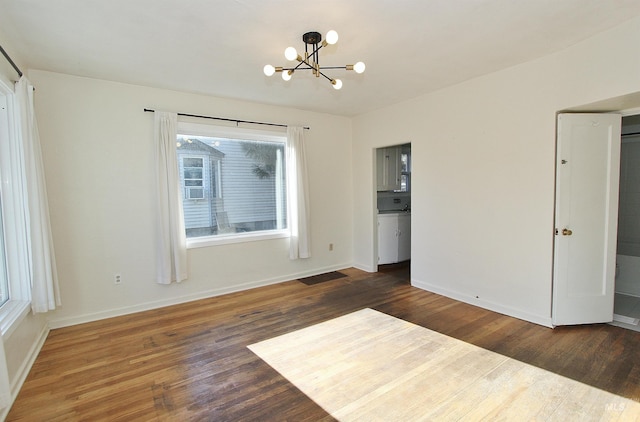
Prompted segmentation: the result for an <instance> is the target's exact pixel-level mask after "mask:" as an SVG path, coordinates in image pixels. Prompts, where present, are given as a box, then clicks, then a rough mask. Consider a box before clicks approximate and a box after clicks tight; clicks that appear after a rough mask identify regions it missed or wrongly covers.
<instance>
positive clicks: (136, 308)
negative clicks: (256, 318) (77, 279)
mask: <svg viewBox="0 0 640 422" xmlns="http://www.w3.org/2000/svg"><path fill="white" fill-rule="evenodd" d="M352 266H353V265H352V264H338V265H332V266H328V267H324V268H315V269H313V270H309V271H302V272H299V273H295V274H289V275H286V276H281V277H273V278H268V279H263V280H259V281H252V282H248V283H242V284H238V285H235V286H230V287H224V288H218V289H212V290H206V291H203V292H199V293H195V294H191V295H185V296H179V297H175V298H171V299H165V300H158V301H152V302H145V303H141V304H138V305H133V306H125V307H122V308H116V309H110V310H107V311H102V312H95V313H90V314H84V315H77V316H72V317H65V318H59V319H50V320H49V328H51V329H56V328H63V327H70V326H72V325H78V324H84V323H87V322H93V321H99V320H102V319H107V318H113V317H117V316H123V315H129V314H133V313H136V312H143V311H149V310H151V309H158V308H163V307H165V306H172V305H179V304H181V303H188V302H193V301H196V300H201V299H208V298H211V297H215V296H221V295H225V294H229V293H235V292H240V291H243V290H249V289H255V288H257V287H263V286H268V285H271V284H278V283H284V282H286V281H291V280H295V279H298V278H303V277H310V276H314V275H319V274H323V273H326V272H330V271H340V270H344V269H346V268H351V267H352Z"/></svg>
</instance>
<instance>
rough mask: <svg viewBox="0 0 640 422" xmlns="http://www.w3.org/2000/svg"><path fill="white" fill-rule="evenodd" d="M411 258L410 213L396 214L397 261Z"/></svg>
mask: <svg viewBox="0 0 640 422" xmlns="http://www.w3.org/2000/svg"><path fill="white" fill-rule="evenodd" d="M409 259H411V214H406V213H405V214H400V215H398V262H402V261H407V260H409Z"/></svg>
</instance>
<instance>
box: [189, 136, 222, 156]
mask: <svg viewBox="0 0 640 422" xmlns="http://www.w3.org/2000/svg"><path fill="white" fill-rule="evenodd" d="M186 151H189V152H200V153H205V154H207V155H213V156H216V157H218V158H222V157H224V152H222V151H220V150H217V149H215V148H214V147H212V146H211V145H208V144H206V143H204V142H202V141H200V140H198V139H195V138H189V139H188V141H187V142H181V143H180V146H179V147H178V152H186Z"/></svg>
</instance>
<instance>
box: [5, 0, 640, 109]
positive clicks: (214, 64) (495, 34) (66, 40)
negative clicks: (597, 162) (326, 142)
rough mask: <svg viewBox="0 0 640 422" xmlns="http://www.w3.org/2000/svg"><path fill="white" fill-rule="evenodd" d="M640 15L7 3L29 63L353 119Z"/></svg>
mask: <svg viewBox="0 0 640 422" xmlns="http://www.w3.org/2000/svg"><path fill="white" fill-rule="evenodd" d="M639 15H640V1H638V0H562V1H559V0H526V1H525V0H521V1H516V0H348V1H347V0H316V1H310V2H303V1H299V0H55V1H51V0H0V28H1V30H0V31H2V32H3V33H4V37H5V39H7V40H8V42H9V44H10V47H11V49H10V52H11V54H15V56H16V57H15V59H16V61H18V60H19V61H20V63H23V66H25V67H26V68H30V69H41V70H49V71H54V72H61V73H67V74H72V75H79V76H87V77H91V78H99V79H106V80H112V81H119V82H126V83H133V84H139V85H146V86H151V87H159V88H167V89H172V90H178V91H186V92H195V93H201V94H207V95H213V96H217V97H225V98H235V99H241V100H247V101H253V102H259V103H267V104H276V105H282V106H288V107H294V108H298V109H303V110H312V111H318V112H325V113H330V114H336V115H344V116H354V115H357V114H361V113H364V112H367V111H371V110H374V109H377V108H381V107H384V106H387V105H389V104H393V103H397V102H401V101H403V100H406V99H409V98H413V97H416V96H418V95H421V94H424V93H428V92H432V91H435V90H438V89H441V88H444V87H447V86H450V85H453V84H456V83H459V82H462V81H465V80H468V79H471V78H474V77H477V76H480V75H483V74H487V73H491V72H493V71H496V70H499V69H503V68H507V67H510V66H514V65H516V64H519V63H522V62H526V61H529V60H532V59H535V58H538V57H541V56H545V55H548V54H551V53H553V52H556V51H559V50H561V49H563V48H566V47H568V46H571V45H572V44H575V43H577V42H579V41H581V40H583V39H585V38H588V37H590V36H592V35H594V34H597V33H599V32H602V31H604V30H607V29H608V28H611V27H614V26H616V25H618V24H620V23H622V22H624V21H625V20H628V19H631V18H633V17H636V16H639ZM330 29H334V30H336V31H337V32H338V34H339V35H340V39H339V41H338V43H337V44H335V45H333V46H327V47H325V48H323V49H322V50H321V51H320V63H321V64H322V65H324V66H343V65H346V64H353V63H355V62H357V61H364V62H365V63H366V65H367V69H366V71H365V73H363V74H361V75H359V74H356V73H355V72H347V71H345V70H329V71H327V72H326V73H327V74H328V75H329V76H331V77H335V78H340V79H342V81H343V83H344V85H343V88H342V89H341V90H340V91H336V90H334V89H332V87H331V85H330V84H329V82H328V81H327V80H325V79H324V78H319V79H317V78H315V77H313V76H312V75H311V73H310V72H309V71H306V72H297V73H296V74H295V75H294V77H293V79H292V80H291V81H290V82H284V81H283V80H282V79H281V78H280V77H279V74H276V75H274V76H272V77H270V78H269V77H267V76H265V75H264V74H263V73H262V68H263V66H264V65H265V64H267V63H269V64H272V65H274V66H286V65H288V64H289V63H290V62H287V61H286V59H285V58H284V55H283V52H284V49H285V48H286V47H288V46H294V47H296V48H297V49H298V51H300V50H304V44H303V42H302V38H301V37H302V34H303V33H305V32H309V31H317V32H320V33H322V34H325V33H326V32H327V31H328V30H330Z"/></svg>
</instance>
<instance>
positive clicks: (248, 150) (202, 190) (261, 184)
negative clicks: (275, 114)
mask: <svg viewBox="0 0 640 422" xmlns="http://www.w3.org/2000/svg"><path fill="white" fill-rule="evenodd" d="M178 133H179V134H178V138H177V143H176V145H177V150H176V152H177V157H178V166H179V174H180V187H181V189H182V192H184V194H183V196H182V201H183V211H184V223H185V230H186V235H187V241H188V243H189V244H190V246H193V244H194V243H202V242H203V241H204V242H209V241H210V242H214V243H215V242H217V241H220V240H221V239H224V240H225V241H229V239H234V240H236V241H240V240H248V239H252V238H255V237H258V236H265V235H268V236H269V235H277V236H284V235H286V229H287V213H286V208H287V207H286V197H287V195H286V182H285V162H284V161H285V146H286V135H285V134H284V133H278V132H275V133H274V132H268V131H256V130H247V129H239V128H222V127H217V126H210V125H196V124H187V123H179V125H178Z"/></svg>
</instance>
